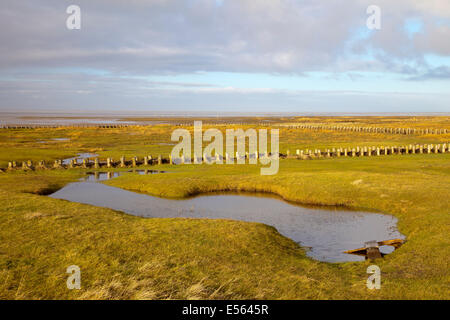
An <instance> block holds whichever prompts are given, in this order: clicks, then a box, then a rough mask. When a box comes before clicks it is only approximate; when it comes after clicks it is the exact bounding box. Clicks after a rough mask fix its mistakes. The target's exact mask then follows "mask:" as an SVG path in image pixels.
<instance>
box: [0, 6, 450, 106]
mask: <svg viewBox="0 0 450 320" xmlns="http://www.w3.org/2000/svg"><path fill="white" fill-rule="evenodd" d="M72 4H75V5H78V6H79V7H80V8H81V29H80V30H69V29H68V28H67V27H66V20H67V18H68V17H69V14H67V13H66V9H67V7H68V6H69V5H72ZM369 5H377V6H378V7H379V8H380V9H381V29H380V30H369V29H368V28H367V26H366V20H367V19H368V17H369V15H368V14H367V12H366V10H367V7H368V6H369ZM0 7H1V10H0V43H1V46H0V110H1V111H19V110H21V111H22V110H28V111H39V110H55V111H59V112H66V111H67V112H72V111H103V110H112V111H119V110H120V111H127V110H130V111H208V112H216V111H217V112H227V111H229V112H236V111H239V112H450V1H449V0H426V1H425V0H395V1H392V0H353V1H352V0H184V1H182V0H177V1H175V0H127V1H125V0H123V1H118V0H89V1H87V0H70V1H65V0H53V1H52V0H2V1H1V4H0Z"/></svg>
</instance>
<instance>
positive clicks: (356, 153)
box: [8, 143, 450, 170]
mask: <svg viewBox="0 0 450 320" xmlns="http://www.w3.org/2000/svg"><path fill="white" fill-rule="evenodd" d="M448 152H450V144H446V143H444V144H442V145H441V144H437V145H433V144H428V145H406V146H400V147H398V146H392V147H384V146H382V147H356V148H332V149H326V150H323V151H322V150H320V149H315V150H306V151H305V150H298V149H297V150H296V154H295V155H291V154H290V151H289V150H287V151H286V154H279V157H280V158H297V159H303V160H306V159H313V158H321V157H328V158H331V157H363V156H369V157H370V156H381V155H395V154H424V153H426V154H431V153H433V154H436V153H448ZM268 156H272V154H270V153H265V154H259V153H257V152H255V153H251V154H249V153H248V152H247V153H246V154H242V155H240V154H239V153H238V152H236V157H229V156H228V154H225V158H224V157H223V156H221V155H219V154H217V155H216V156H213V157H208V156H206V155H204V156H203V157H194V158H193V159H185V158H184V157H180V158H177V159H172V156H171V155H169V157H168V158H163V157H162V156H161V155H159V156H158V157H157V158H152V156H145V157H144V158H142V160H140V159H139V158H138V157H132V158H131V160H126V159H125V157H121V158H120V161H118V162H116V161H114V160H113V159H112V158H107V159H106V161H100V160H99V158H94V160H93V161H90V159H82V162H81V163H79V162H78V161H77V160H75V159H73V160H70V161H69V162H68V163H67V164H64V163H63V161H62V160H55V162H54V163H53V165H50V166H49V165H47V163H46V162H45V161H43V160H41V161H39V162H38V163H37V164H36V165H34V164H33V162H32V161H31V160H28V161H26V162H25V161H24V162H22V166H21V168H22V169H24V170H26V169H35V168H39V169H48V168H75V167H81V168H100V167H107V168H114V167H121V168H126V167H130V166H131V167H137V166H141V165H144V166H147V165H156V164H159V165H160V164H185V163H186V164H187V163H192V162H193V163H202V162H205V163H213V162H222V161H224V160H225V161H226V162H228V161H229V160H230V159H231V160H233V161H234V160H241V161H242V160H244V161H245V160H249V162H250V161H252V160H253V161H254V162H256V160H257V159H258V158H259V157H260V158H267V157H268ZM15 168H20V167H18V166H17V162H16V161H11V162H9V163H8V169H15Z"/></svg>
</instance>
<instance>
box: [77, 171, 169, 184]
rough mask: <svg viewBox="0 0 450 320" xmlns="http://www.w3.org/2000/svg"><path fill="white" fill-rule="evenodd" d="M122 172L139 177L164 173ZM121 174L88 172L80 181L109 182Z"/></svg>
mask: <svg viewBox="0 0 450 320" xmlns="http://www.w3.org/2000/svg"><path fill="white" fill-rule="evenodd" d="M123 172H131V173H137V174H139V175H146V174H157V173H165V171H158V170H129V171H123ZM123 172H112V171H108V172H97V171H96V172H88V174H87V176H86V177H83V178H81V179H80V181H86V182H96V181H106V180H110V179H113V178H117V177H119V176H120V175H121V174H122V173H123Z"/></svg>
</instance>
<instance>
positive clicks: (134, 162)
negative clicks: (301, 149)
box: [8, 152, 271, 170]
mask: <svg viewBox="0 0 450 320" xmlns="http://www.w3.org/2000/svg"><path fill="white" fill-rule="evenodd" d="M269 155H271V154H270V153H265V154H258V153H255V154H251V155H249V153H248V152H247V153H246V154H245V155H244V154H243V155H239V153H238V152H236V157H229V156H228V154H226V156H225V158H224V157H223V156H221V155H219V154H217V155H215V156H214V157H208V156H207V155H203V157H194V158H192V159H187V158H186V159H185V158H184V157H183V156H181V157H180V158H177V159H172V156H171V155H169V156H168V157H167V158H163V157H162V156H161V155H159V156H158V157H157V158H153V157H152V156H145V157H144V158H142V159H139V158H138V157H132V158H131V159H130V160H127V159H126V158H125V157H124V156H123V157H121V158H120V160H119V161H114V160H113V158H107V159H106V161H100V159H99V158H93V161H91V159H89V158H84V159H81V163H80V162H78V160H77V159H72V160H70V161H69V162H68V163H63V160H55V161H54V163H53V164H52V165H51V164H50V165H49V164H47V163H46V162H45V161H44V160H41V161H39V162H38V163H37V164H36V165H35V164H34V163H33V162H32V161H31V160H28V161H26V162H25V161H23V162H22V165H21V166H18V165H17V162H16V161H11V162H9V163H8V169H10V170H11V169H16V168H22V169H24V170H26V169H50V168H55V169H56V168H76V167H80V168H95V169H96V168H100V167H106V168H116V167H117V168H126V167H137V166H141V165H144V166H147V165H156V164H158V165H160V164H187V163H192V162H193V163H202V162H205V163H213V162H216V161H224V160H225V161H228V160H230V159H232V160H245V159H258V157H268V156H269Z"/></svg>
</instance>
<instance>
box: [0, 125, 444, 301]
mask: <svg viewBox="0 0 450 320" xmlns="http://www.w3.org/2000/svg"><path fill="white" fill-rule="evenodd" d="M287 120H289V121H292V119H287ZM287 120H286V121H287ZM307 120H308V121H311V122H312V121H316V122H322V123H324V122H332V121H334V123H336V122H341V120H342V122H343V121H344V120H345V121H353V122H364V121H366V122H370V123H374V124H376V123H382V124H383V125H384V124H386V126H398V124H401V125H402V126H403V127H413V125H414V124H416V126H418V127H421V126H422V127H434V126H435V124H436V123H438V124H439V127H443V128H448V127H449V126H448V124H449V118H448V117H446V118H445V117H443V118H438V117H437V118H422V119H421V118H406V119H404V118H377V119H374V118H367V119H366V118H346V119H339V118H330V119H328V118H321V119H320V121H319V120H318V119H309V118H308V119H307ZM307 120H305V119H301V120H300V119H299V120H298V121H307ZM395 124H397V125H395ZM173 129H174V128H173V127H172V126H170V125H158V126H154V127H128V128H122V129H95V128H87V129H76V128H64V129H34V130H25V129H24V130H0V167H5V166H6V164H7V162H8V161H11V160H16V161H25V160H28V159H31V160H34V161H38V160H49V161H50V160H54V159H58V158H65V157H69V156H74V155H76V153H78V152H95V153H98V154H99V155H100V156H101V157H103V158H104V157H107V156H112V157H115V158H116V159H118V157H120V156H121V155H126V156H134V155H138V156H144V155H147V154H153V155H157V154H160V153H161V154H168V153H169V152H170V150H171V148H172V146H171V145H167V143H170V133H171V132H172V130H173ZM53 138H69V139H70V140H69V141H52V140H51V139H53ZM37 141H47V142H45V143H36V142H37ZM448 141H450V136H449V135H426V136H425V135H424V136H406V135H384V134H369V133H359V134H357V133H349V132H334V131H321V132H313V131H307V130H287V129H280V151H282V152H283V150H285V149H290V150H291V152H293V151H294V150H295V149H305V148H325V147H328V148H332V147H335V146H336V147H341V146H344V147H345V146H357V145H359V146H365V145H367V146H372V145H377V146H378V145H380V146H381V145H401V144H410V143H443V142H448ZM449 160H450V154H437V155H435V154H432V155H418V154H417V155H403V156H380V157H370V158H368V157H364V158H340V159H321V160H310V161H300V160H294V159H285V160H281V161H280V171H279V173H278V174H277V175H274V176H261V175H260V174H259V172H260V171H259V167H258V166H255V165H234V166H233V165H183V166H168V165H163V166H161V167H160V168H161V169H162V168H164V170H167V171H171V173H170V174H165V175H148V176H141V175H136V174H127V175H124V176H121V177H119V178H117V179H114V180H110V181H108V182H107V183H108V184H110V185H114V186H118V187H121V188H125V189H129V190H134V191H138V192H142V193H148V194H151V195H156V196H159V197H173V198H179V197H186V196H190V195H195V194H199V193H205V192H212V191H258V192H271V193H274V194H277V195H279V196H281V197H283V198H284V199H286V200H289V201H295V202H299V203H305V204H316V205H317V204H318V205H342V206H348V207H352V208H358V209H366V210H374V211H381V212H386V213H389V214H392V215H394V216H396V217H397V218H398V220H399V222H398V228H399V231H400V232H402V233H403V234H405V235H406V236H407V242H406V244H405V245H403V246H402V247H401V248H400V249H399V250H396V251H395V252H394V253H393V254H390V255H388V256H386V257H385V258H384V259H380V260H377V261H376V262H375V263H376V264H377V265H378V266H380V268H381V272H382V286H381V290H376V291H370V290H368V289H367V288H366V285H365V283H366V279H367V277H368V274H366V269H367V266H368V265H370V264H371V263H370V262H351V263H339V264H330V263H324V262H319V261H315V260H312V259H310V258H308V257H307V256H306V255H305V252H304V250H303V249H302V248H301V247H299V246H298V245H297V244H295V243H294V242H293V241H291V240H289V239H286V238H284V237H283V236H281V235H280V234H279V233H278V232H277V231H276V230H275V229H274V228H272V227H270V226H266V225H262V224H258V223H246V222H239V221H229V220H202V219H183V218H177V219H143V218H138V217H134V216H129V215H126V214H123V213H120V212H115V211H113V210H109V209H103V208H97V207H93V206H89V205H82V204H76V203H71V202H68V201H63V200H57V199H52V198H48V197H46V196H44V195H45V194H48V193H50V192H51V191H54V190H57V189H59V188H60V187H62V186H63V185H65V184H67V183H68V182H70V181H75V180H77V179H78V178H80V177H81V176H82V175H83V173H84V172H85V170H82V169H70V170H36V171H28V172H22V171H21V170H18V171H13V172H6V173H0V201H1V203H2V207H1V208H0V226H1V231H0V298H1V299H30V298H31V299H55V298H62V299H93V298H99V299H450V272H449V270H450V268H449V267H450V260H449V258H448V256H449V254H450V239H449V236H448V235H449V234H450V205H449V201H448V198H449V195H450V193H449V190H450V161H449ZM152 168H153V167H152ZM155 168H158V166H155ZM102 170H103V169H102ZM73 264H75V265H78V266H80V268H81V271H82V289H81V290H68V289H67V288H66V279H67V276H68V275H67V274H66V273H65V272H66V268H67V267H68V266H70V265H73Z"/></svg>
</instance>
